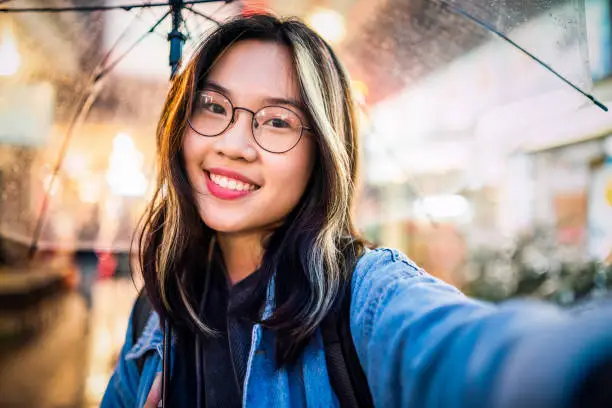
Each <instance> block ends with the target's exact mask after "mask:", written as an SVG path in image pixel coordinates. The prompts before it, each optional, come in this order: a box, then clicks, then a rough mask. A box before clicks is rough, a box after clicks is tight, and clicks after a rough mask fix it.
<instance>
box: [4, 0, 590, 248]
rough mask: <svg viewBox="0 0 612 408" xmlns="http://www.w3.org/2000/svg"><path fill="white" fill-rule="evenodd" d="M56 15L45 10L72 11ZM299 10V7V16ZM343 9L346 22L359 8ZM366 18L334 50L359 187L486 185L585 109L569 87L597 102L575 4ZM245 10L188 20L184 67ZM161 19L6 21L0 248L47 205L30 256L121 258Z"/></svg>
mask: <svg viewBox="0 0 612 408" xmlns="http://www.w3.org/2000/svg"><path fill="white" fill-rule="evenodd" d="M60 3H62V2H60V1H58V2H57V3H54V6H61V5H63V6H66V7H69V6H74V4H75V3H78V2H71V3H67V2H64V3H63V4H60ZM125 3H126V1H124V0H112V1H108V2H103V1H98V2H86V3H83V5H86V6H87V7H95V6H104V7H113V6H118V5H123V4H125ZM149 3H151V2H149ZM170 3H172V2H169V3H168V6H170ZM246 3H247V5H248V4H249V2H246ZM306 3H308V2H304V1H303V2H301V3H300V4H301V5H302V6H304V7H305V8H306V9H307V8H308V7H306V6H305V4H306ZM315 3H316V4H315ZM329 3H330V4H332V3H333V1H331V2H329ZM344 3H351V4H353V5H354V10H357V9H359V7H360V5H361V3H362V2H360V1H353V2H344ZM344 3H343V4H344ZM134 4H140V5H146V4H147V2H142V1H140V2H134ZM312 4H313V5H320V4H321V3H320V2H312ZM377 4H378V6H376V7H375V8H374V10H373V11H372V10H371V9H368V10H369V11H368V14H369V15H371V17H370V18H365V19H364V18H362V19H361V20H365V23H364V24H363V25H361V26H359V27H351V31H349V32H348V33H347V37H346V39H345V40H344V42H343V43H341V44H339V45H337V49H338V50H339V52H340V53H341V54H342V56H343V59H344V60H345V61H346V62H347V65H348V67H349V69H350V71H351V72H352V74H353V77H354V78H356V79H358V80H360V82H362V83H363V84H365V85H364V88H366V89H365V92H364V94H367V97H366V98H365V102H366V105H367V106H365V113H366V115H365V116H366V117H367V118H368V123H367V125H368V126H365V132H364V139H365V143H364V144H365V147H366V160H365V163H366V172H365V173H366V177H367V180H368V182H370V183H374V184H376V183H381V182H383V183H384V182H388V181H393V182H408V185H409V187H410V188H411V189H415V191H417V190H419V191H421V193H422V194H427V193H428V192H429V187H428V186H429V185H430V184H431V183H425V184H423V183H420V182H419V181H418V180H416V181H415V179H414V177H415V176H416V177H418V176H419V175H420V174H430V173H431V172H434V173H435V172H438V173H439V172H440V171H449V170H450V171H455V170H457V169H461V171H462V172H463V175H464V177H461V178H460V179H461V182H458V181H457V180H456V178H455V177H454V176H452V177H447V178H440V179H438V180H439V181H437V182H436V183H434V184H436V186H435V188H432V189H431V190H432V191H433V192H439V191H444V192H455V191H458V190H461V189H462V188H465V187H466V182H470V183H473V184H479V183H480V184H482V183H484V182H486V181H487V180H481V179H482V176H483V174H488V172H489V170H491V172H493V173H494V172H495V171H496V170H495V169H492V168H488V166H489V162H490V161H491V160H494V159H495V158H497V157H500V156H502V155H504V154H507V153H508V152H509V151H512V150H513V149H516V148H517V146H519V145H520V143H521V139H520V137H518V136H520V135H522V133H521V132H522V130H523V129H524V128H526V127H528V126H529V125H530V124H531V123H532V122H533V121H538V120H542V118H546V117H552V116H554V115H556V114H559V113H560V112H564V111H568V110H573V109H576V108H577V107H579V106H582V105H583V104H585V103H591V102H590V101H589V100H588V99H587V98H585V97H584V95H581V94H580V93H579V92H578V91H577V90H576V89H574V88H572V86H571V85H568V82H570V83H571V84H572V85H574V86H575V87H576V88H578V89H579V90H581V91H584V92H585V93H589V92H590V90H591V87H592V83H591V79H590V78H591V72H590V67H589V63H588V43H587V32H586V24H585V15H586V12H585V3H584V1H583V0H569V1H563V2H559V1H553V0H550V1H545V0H539V1H532V2H525V1H520V0H492V1H483V0H389V1H386V2H378V3H377ZM77 5H78V4H77ZM9 6H10V7H9ZM21 6H23V7H24V8H25V7H30V6H31V5H30V4H26V3H24V2H21V1H20V0H13V1H11V2H9V4H7V5H6V6H5V5H4V4H2V5H0V8H3V7H4V8H6V9H8V8H17V7H21ZM44 6H48V3H44ZM243 6H244V4H239V3H237V2H236V3H231V4H228V5H226V4H225V2H217V3H211V4H193V5H190V6H189V9H185V10H183V17H184V20H185V21H184V22H183V23H182V24H181V25H180V29H181V31H182V32H183V33H184V34H185V35H186V36H187V42H186V45H185V49H186V52H185V54H186V57H187V58H188V56H189V53H190V51H191V50H192V49H193V45H194V44H196V43H197V40H199V39H200V38H201V36H203V35H206V32H207V31H208V30H209V29H210V28H212V27H214V25H215V23H214V22H213V21H211V20H210V19H207V18H205V17H203V16H209V17H211V16H212V17H213V18H215V19H217V20H223V19H225V18H227V17H229V16H231V15H234V14H236V13H239V12H240V10H241V7H243ZM220 7H223V8H221V9H220ZM351 10H353V9H351ZM351 10H349V11H347V12H346V13H345V16H346V19H347V20H349V19H350V14H351V13H352V12H353V11H351ZM168 11H169V7H149V8H133V9H130V10H125V9H119V10H111V11H108V10H107V11H91V12H87V13H74V12H66V13H61V14H60V13H57V14H52V15H51V14H45V13H22V14H17V13H16V14H10V16H11V17H12V20H11V24H10V25H11V26H12V30H13V34H12V35H13V38H14V39H16V40H15V41H16V43H17V46H18V49H19V52H20V53H21V55H22V64H21V65H22V66H21V68H20V69H19V70H17V71H16V73H14V74H12V76H6V77H4V78H3V79H2V87H3V93H4V94H5V95H10V98H7V99H6V100H7V101H8V100H10V101H12V102H11V103H10V104H9V103H5V104H4V105H2V107H1V109H0V111H1V112H2V113H1V114H2V117H1V119H0V121H1V122H2V127H3V128H4V129H12V130H11V132H6V131H5V132H4V133H3V134H2V140H1V141H0V143H1V144H2V146H1V149H0V154H1V159H2V166H1V167H2V172H1V177H0V180H2V181H1V183H2V197H1V199H0V233H1V234H3V235H4V236H9V237H13V238H15V239H18V240H21V241H22V242H26V243H27V242H29V241H31V240H32V238H33V237H34V236H35V235H36V234H37V230H36V226H37V225H38V224H39V220H41V217H40V214H41V212H40V208H41V205H42V202H43V201H44V197H45V196H48V198H49V200H48V202H49V204H48V208H47V210H45V211H46V215H45V217H44V223H43V224H42V225H43V228H42V229H41V231H40V237H39V239H38V238H36V239H37V240H38V246H39V247H43V248H44V247H64V246H65V247H92V246H94V247H95V246H98V247H100V248H123V249H125V248H127V246H128V245H129V236H130V232H131V231H132V230H133V226H134V225H135V223H136V219H137V217H138V215H139V214H140V213H141V211H142V207H143V205H144V203H145V202H146V198H147V194H148V191H149V190H148V189H149V182H150V181H151V180H153V178H154V177H153V176H154V172H155V169H154V149H155V147H154V137H153V135H154V127H155V121H156V118H157V116H158V115H159V110H160V108H161V104H162V101H163V96H164V94H165V92H166V90H167V86H168V74H169V68H168V42H167V34H168V32H170V31H171V29H172V27H171V22H170V19H169V18H166V19H163V17H164V16H166V13H167V12H168ZM7 15H9V14H7ZM58 16H59V17H58ZM3 21H4V22H8V21H9V20H3ZM7 25H8V24H7ZM66 27H68V28H69V29H66ZM495 32H497V34H496V33H495ZM500 35H501V36H502V37H503V36H506V37H507V38H506V39H502V38H500ZM511 42H514V43H515V44H512V43H511ZM517 45H518V46H519V47H522V48H523V49H524V51H527V52H529V53H531V54H532V56H535V57H537V59H538V60H539V61H535V60H534V59H533V58H532V57H529V56H527V55H526V54H525V53H524V52H522V51H520V50H519V49H518V48H517ZM100 61H102V62H103V64H100ZM542 63H545V64H547V65H548V66H549V67H550V68H552V69H553V70H554V71H555V72H557V73H558V74H559V76H562V77H563V78H565V79H566V81H567V82H564V81H563V80H561V79H560V78H559V76H558V75H555V74H554V73H551V71H550V70H548V69H545V68H543V66H542ZM100 73H103V74H104V75H103V76H104V77H105V78H106V79H107V80H106V82H104V81H96V84H95V86H92V82H91V79H92V75H94V77H95V76H96V75H98V76H100ZM34 100H35V101H37V102H36V103H33V101H34ZM83 112H85V113H86V114H85V113H83ZM25 123H28V126H29V127H28V126H24V124H25ZM15 135H18V137H15ZM67 135H71V136H70V141H69V143H67V144H65V141H66V140H67ZM24 141H26V142H24ZM64 146H65V148H64ZM390 152H391V153H390ZM475 156H476V159H475ZM58 157H60V158H61V160H59V162H60V164H61V166H60V167H59V169H58V171H57V172H56V171H55V170H56V168H55V167H56V164H57V162H58V161H57V158H58ZM483 158H486V159H487V160H484V159H483ZM468 164H469V165H468ZM476 164H478V166H476ZM479 166H480V167H479ZM483 167H484V169H485V171H483ZM56 173H57V177H54V174H56ZM475 180H478V181H475ZM421 184H423V185H421ZM92 231H97V234H93V233H92ZM93 235H95V236H96V238H95V239H93V238H91V236H93Z"/></svg>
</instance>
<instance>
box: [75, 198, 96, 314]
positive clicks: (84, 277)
mask: <svg viewBox="0 0 612 408" xmlns="http://www.w3.org/2000/svg"><path fill="white" fill-rule="evenodd" d="M99 233H100V207H99V205H98V204H94V205H93V206H92V207H91V208H90V209H89V210H88V216H87V217H86V218H85V221H84V222H83V223H82V224H81V225H80V228H79V230H78V232H77V236H76V242H77V248H76V250H75V252H74V261H75V263H76V265H77V267H78V269H79V273H80V277H79V292H81V294H82V295H83V298H84V299H85V305H86V306H87V310H88V311H90V310H91V308H92V306H93V296H92V293H93V285H94V283H95V282H96V278H97V276H98V254H97V253H96V248H95V247H96V241H97V239H98V235H99Z"/></svg>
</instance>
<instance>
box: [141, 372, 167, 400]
mask: <svg viewBox="0 0 612 408" xmlns="http://www.w3.org/2000/svg"><path fill="white" fill-rule="evenodd" d="M161 385H162V382H161V373H158V374H157V376H155V380H153V385H151V390H150V391H149V395H148V396H147V400H146V401H145V404H144V406H143V408H157V407H161V396H162V395H161V394H162V393H161Z"/></svg>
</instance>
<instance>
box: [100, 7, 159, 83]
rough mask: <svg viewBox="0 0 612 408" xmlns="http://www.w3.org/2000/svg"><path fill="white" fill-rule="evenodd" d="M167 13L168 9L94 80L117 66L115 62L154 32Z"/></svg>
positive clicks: (117, 62) (119, 60) (118, 61)
mask: <svg viewBox="0 0 612 408" xmlns="http://www.w3.org/2000/svg"><path fill="white" fill-rule="evenodd" d="M169 15H170V11H167V12H166V13H165V14H164V15H163V16H162V17H161V18H160V19H159V20H157V22H156V23H155V24H154V25H153V26H152V27H151V28H150V29H149V30H147V32H145V33H144V34H142V35H141V36H140V37H139V38H138V39H137V40H136V41H135V42H134V43H133V44H132V45H131V46H130V47H129V48H128V49H127V50H126V51H125V52H124V53H123V54H121V55H120V56H119V57H117V59H115V60H114V61H113V62H112V63H111V64H109V65H108V67H106V68H104V69H102V71H100V73H99V74H98V75H97V76H96V81H97V80H99V79H100V78H102V77H104V76H105V75H106V74H108V73H109V72H110V71H112V70H113V68H115V67H116V66H117V64H119V63H120V62H121V61H122V60H123V59H124V58H125V57H126V56H127V55H128V54H129V53H130V52H131V51H132V50H133V49H134V48H135V47H136V46H137V45H138V44H140V43H141V42H142V41H143V40H144V39H145V38H146V37H147V36H148V35H149V34H151V33H153V32H155V29H156V28H157V26H159V25H160V24H161V22H162V21H164V20H165V19H166V17H168V16H169Z"/></svg>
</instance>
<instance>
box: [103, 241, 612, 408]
mask: <svg viewBox="0 0 612 408" xmlns="http://www.w3.org/2000/svg"><path fill="white" fill-rule="evenodd" d="M269 293H273V291H269ZM271 304H272V299H270V297H269V298H268V308H267V309H268V310H267V312H266V313H269V312H270V309H269V307H270V305H271ZM610 306H611V305H607V306H606V307H602V308H600V309H598V310H597V311H592V312H591V313H590V315H589V316H588V317H586V316H583V317H582V318H580V319H577V318H575V317H572V316H571V315H569V314H568V313H567V312H563V311H561V310H560V309H558V308H556V307H553V306H550V305H546V304H543V303H538V302H531V301H511V302H507V303H505V304H502V305H499V306H495V305H491V304H488V303H484V302H481V301H477V300H473V299H470V298H468V297H466V296H464V295H463V294H462V293H460V292H459V291H458V290H457V289H455V288H454V287H452V286H450V285H447V284H445V283H443V282H442V281H440V280H438V279H436V278H434V277H432V276H430V275H428V274H427V273H426V272H424V271H423V270H422V269H420V268H419V267H417V266H416V265H415V264H414V263H413V262H412V261H410V260H409V259H408V258H407V257H406V256H405V255H404V254H402V253H401V252H399V251H397V250H394V249H388V248H378V249H375V250H367V251H366V253H365V254H364V255H363V256H362V257H361V259H360V260H359V261H358V263H357V265H356V268H355V271H354V274H353V278H352V300H351V312H350V326H351V334H352V336H353V340H354V343H355V347H356V350H357V354H358V356H359V360H360V362H361V364H362V366H363V368H364V371H365V373H366V377H367V379H368V383H369V386H370V390H371V392H372V396H373V399H374V404H375V406H377V407H415V408H419V407H444V408H453V407H457V408H459V407H465V408H478V407H483V408H485V407H486V408H490V407H504V408H505V407H538V408H547V407H551V408H552V407H554V408H557V407H564V406H569V404H570V401H571V400H572V397H573V395H574V394H575V393H576V391H577V390H578V388H579V387H580V385H581V383H582V382H583V381H584V380H585V378H586V376H587V374H588V373H589V372H591V371H593V370H594V369H595V368H596V367H597V366H598V365H599V364H601V363H602V362H604V361H612V330H611V327H610V326H611V323H612V307H610ZM131 331H132V328H131V327H128V329H127V334H126V341H125V345H124V346H123V349H122V352H121V355H120V357H119V360H118V363H117V366H116V369H115V372H114V374H113V376H112V378H111V380H110V382H109V384H108V387H107V390H106V393H105V395H104V399H103V401H102V405H101V406H102V407H103V408H108V407H142V406H143V404H144V402H145V400H146V398H147V395H148V393H149V390H150V388H151V385H152V383H153V380H154V378H155V375H156V374H157V373H158V372H160V371H161V370H162V359H161V356H162V342H163V335H162V332H161V329H160V325H159V318H158V317H157V315H156V314H153V315H152V316H151V317H150V319H149V321H148V323H147V325H146V328H145V330H144V331H143V333H142V335H141V336H140V338H139V339H138V340H137V342H136V344H132V342H131V338H132V333H131ZM251 344H252V345H251V350H250V354H249V359H248V366H247V373H246V377H245V380H244V395H243V404H242V405H243V407H248V408H259V407H262V408H263V407H279V408H284V407H286V408H289V407H337V406H339V403H338V400H337V398H336V396H335V395H334V392H333V390H332V388H331V385H330V382H329V377H328V374H327V367H326V364H325V354H324V349H323V341H322V337H321V334H320V333H317V334H316V335H315V336H313V338H312V340H311V341H310V343H309V344H308V345H307V346H306V349H305V350H304V352H303V354H302V356H301V358H300V359H299V360H298V362H297V363H295V364H294V365H293V366H291V367H287V368H281V369H276V365H275V362H274V336H273V333H272V332H269V331H267V330H264V329H263V328H262V327H261V326H260V325H255V327H254V328H253V334H252V343H251ZM147 352H149V353H148V356H149V357H148V358H147V359H146V360H145V363H144V368H143V370H142V375H140V376H139V374H138V369H137V368H136V364H135V359H137V358H138V357H139V356H141V355H143V354H144V353H147Z"/></svg>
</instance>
